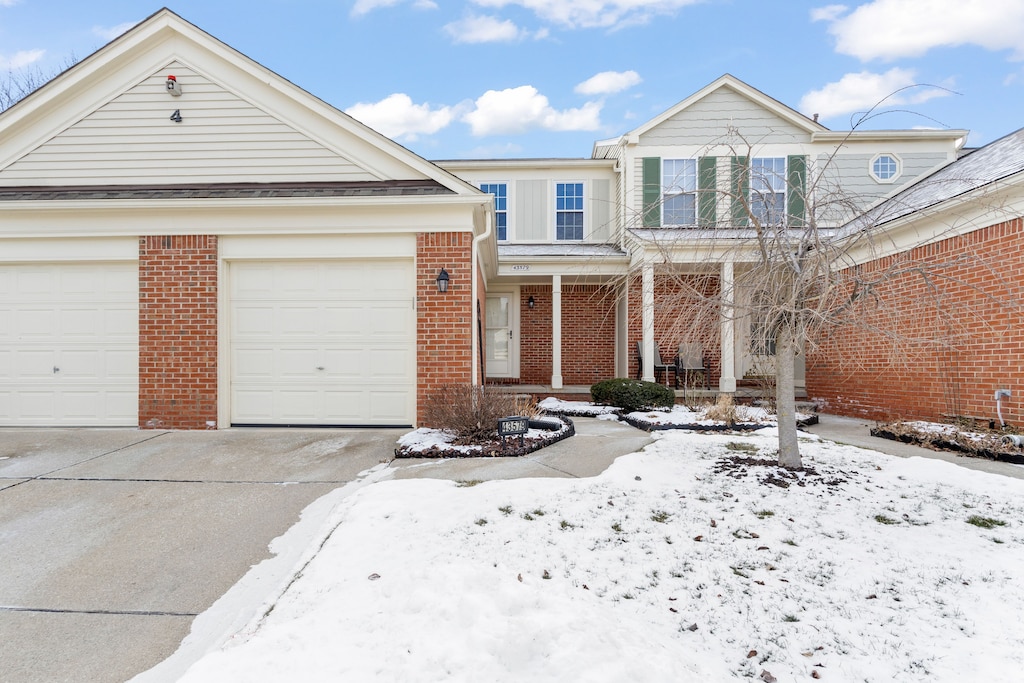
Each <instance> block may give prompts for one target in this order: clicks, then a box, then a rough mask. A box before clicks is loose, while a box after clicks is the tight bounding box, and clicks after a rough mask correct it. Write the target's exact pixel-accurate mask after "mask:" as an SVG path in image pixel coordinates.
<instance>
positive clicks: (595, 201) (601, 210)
mask: <svg viewBox="0 0 1024 683" xmlns="http://www.w3.org/2000/svg"><path fill="white" fill-rule="evenodd" d="M611 207H612V198H611V182H610V181H608V180H593V181H591V182H590V207H589V208H590V235H589V236H588V237H587V239H588V240H589V241H592V242H607V241H608V240H609V239H611V234H612V231H611V225H610V223H609V221H611V215H612V214H611Z"/></svg>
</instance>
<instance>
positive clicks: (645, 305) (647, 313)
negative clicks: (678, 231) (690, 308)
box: [640, 263, 667, 382]
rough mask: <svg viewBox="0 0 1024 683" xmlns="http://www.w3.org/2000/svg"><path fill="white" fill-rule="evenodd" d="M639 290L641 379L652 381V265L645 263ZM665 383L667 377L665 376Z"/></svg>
mask: <svg viewBox="0 0 1024 683" xmlns="http://www.w3.org/2000/svg"><path fill="white" fill-rule="evenodd" d="M641 276H642V282H641V288H640V307H641V313H640V318H641V323H642V325H643V337H644V339H643V357H644V367H643V368H642V373H641V374H642V379H643V380H644V381H645V382H653V381H654V265H652V264H650V263H645V264H644V266H643V270H642V271H641ZM666 381H667V376H666Z"/></svg>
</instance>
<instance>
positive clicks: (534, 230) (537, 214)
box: [514, 180, 554, 242]
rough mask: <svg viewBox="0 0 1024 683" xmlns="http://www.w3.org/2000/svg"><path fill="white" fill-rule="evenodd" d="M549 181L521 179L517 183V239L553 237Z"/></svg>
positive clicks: (532, 239) (534, 239) (537, 239)
mask: <svg viewBox="0 0 1024 683" xmlns="http://www.w3.org/2000/svg"><path fill="white" fill-rule="evenodd" d="M548 185H549V183H548V181H546V180H520V181H518V182H517V183H516V212H515V216H516V219H515V220H516V226H515V233H514V235H515V239H516V240H518V241H520V242H536V241H546V240H549V239H551V238H550V237H549V236H548V208H549V207H550V208H551V212H552V213H553V212H554V205H553V204H551V202H550V201H549V200H548Z"/></svg>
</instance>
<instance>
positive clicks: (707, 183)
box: [697, 157, 718, 227]
mask: <svg viewBox="0 0 1024 683" xmlns="http://www.w3.org/2000/svg"><path fill="white" fill-rule="evenodd" d="M717 206H718V158H717V157H701V158H700V159H698V160H697V216H698V222H699V223H700V225H701V226H703V227H710V226H713V225H714V224H715V221H716V220H717V219H718V217H717V216H716V215H715V214H716V211H717Z"/></svg>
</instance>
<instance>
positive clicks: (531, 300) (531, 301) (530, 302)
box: [526, 294, 537, 310]
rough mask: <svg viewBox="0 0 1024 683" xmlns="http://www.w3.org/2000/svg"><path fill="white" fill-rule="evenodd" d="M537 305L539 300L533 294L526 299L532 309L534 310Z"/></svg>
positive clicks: (527, 304)
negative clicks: (535, 299)
mask: <svg viewBox="0 0 1024 683" xmlns="http://www.w3.org/2000/svg"><path fill="white" fill-rule="evenodd" d="M536 305H537V302H536V301H534V299H533V295H532V294H531V295H530V298H529V299H527V300H526V307H527V308H529V309H530V310H533V307H534V306H536Z"/></svg>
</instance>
